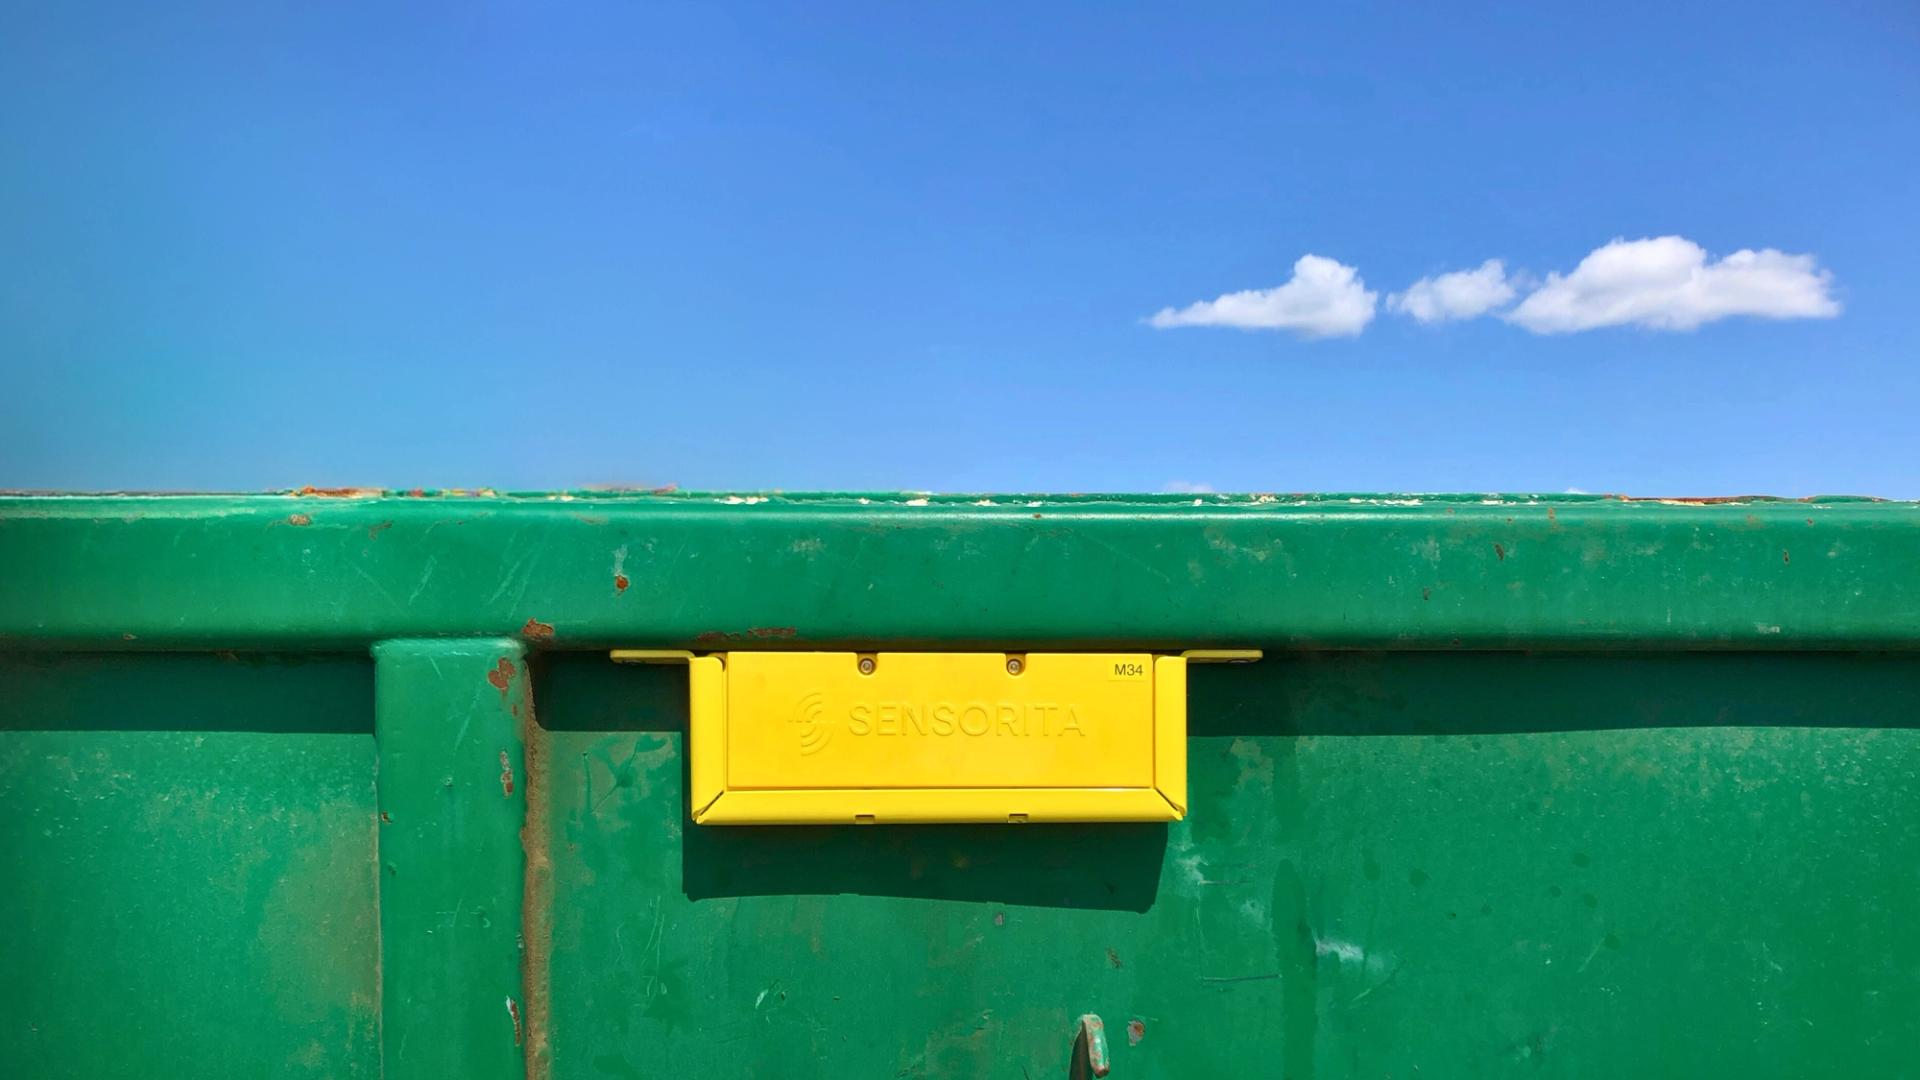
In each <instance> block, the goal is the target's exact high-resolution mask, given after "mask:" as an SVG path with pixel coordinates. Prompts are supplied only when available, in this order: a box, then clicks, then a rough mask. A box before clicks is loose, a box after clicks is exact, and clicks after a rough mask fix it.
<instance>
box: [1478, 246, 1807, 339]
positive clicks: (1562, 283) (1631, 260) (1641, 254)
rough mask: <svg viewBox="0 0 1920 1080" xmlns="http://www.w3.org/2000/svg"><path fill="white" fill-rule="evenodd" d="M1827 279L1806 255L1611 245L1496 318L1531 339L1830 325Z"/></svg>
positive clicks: (1770, 250)
mask: <svg viewBox="0 0 1920 1080" xmlns="http://www.w3.org/2000/svg"><path fill="white" fill-rule="evenodd" d="M1832 279H1833V275H1832V274H1831V273H1830V272H1829V271H1826V270H1822V269H1820V268H1819V267H1818V266H1817V265H1816V264H1815V260H1814V257H1813V256H1811V255H1788V254H1786V253H1785V252H1782V251H1777V250H1775V249H1773V248H1764V249H1762V250H1760V251H1751V250H1746V249H1742V250H1740V251H1736V252H1734V253H1733V254H1731V255H1728V256H1727V257H1726V258H1724V259H1720V260H1718V261H1716V262H1711V263H1710V262H1708V261H1707V252H1706V249H1704V248H1702V247H1701V246H1700V245H1698V244H1696V243H1694V242H1693V241H1691V240H1688V239H1686V238H1685V237H1681V236H1661V237H1657V238H1654V239H1651V240H1615V241H1613V242H1612V243H1610V244H1608V245H1606V246H1605V247H1602V248H1599V249H1597V250H1595V251H1593V252H1592V253H1590V254H1589V255H1588V256H1587V257H1586V258H1584V259H1581V260H1580V265H1579V266H1576V267H1574V268H1573V271H1572V272H1571V273H1568V274H1566V275H1561V274H1548V275H1547V280H1546V281H1545V282H1544V283H1542V284H1541V286H1540V287H1539V288H1538V289H1535V290H1534V291H1533V292H1532V293H1530V294H1528V296H1527V298H1526V299H1524V300H1522V301H1520V304H1519V306H1517V307H1515V308H1514V309H1513V310H1512V311H1510V312H1507V313H1506V314H1505V315H1503V316H1502V318H1504V319H1506V320H1507V321H1508V322H1511V323H1515V324H1517V325H1519V326H1523V327H1525V328H1526V329H1528V330H1531V331H1533V332H1534V333H1536V334H1566V333H1572V332H1574V331H1577V330H1592V329H1595V328H1596V327H1602V326H1643V327H1647V328H1650V329H1654V330H1692V329H1694V328H1695V327H1697V326H1700V325H1702V324H1704V323H1710V322H1714V321H1715V320H1718V319H1725V318H1728V317H1730V316H1735V315H1750V316H1755V317H1758V318H1765V319H1830V318H1832V317H1834V316H1835V315H1838V314H1840V303H1839V301H1837V300H1835V299H1834V298H1833V297H1832V296H1831V295H1830V293H1829V288H1830V286H1831V285H1832Z"/></svg>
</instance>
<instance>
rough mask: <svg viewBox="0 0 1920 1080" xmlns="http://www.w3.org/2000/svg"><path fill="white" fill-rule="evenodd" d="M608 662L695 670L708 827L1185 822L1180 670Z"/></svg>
mask: <svg viewBox="0 0 1920 1080" xmlns="http://www.w3.org/2000/svg"><path fill="white" fill-rule="evenodd" d="M613 655H614V658H615V659H617V660H638V661H653V662H659V661H684V662H686V663H687V664H688V669H689V680H688V682H689V691H690V705H691V709H690V721H689V727H688V739H687V742H688V756H689V771H690V774H691V789H692V803H693V806H692V814H693V820H694V821H695V822H698V823H701V824H715V825H748V824H753V825H767V824H823V823H861V824H884V823H889V822H962V821H969V822H1038V821H1172V820H1178V819H1179V818H1181V817H1182V816H1184V815H1185V813H1186V802H1187V750H1186V740H1187V663H1188V657H1187V656H1161V655H1156V654H1153V653H1042V652H1035V653H1004V652H992V653H988V652H979V653H931V652H928V653H921V652H878V653H868V652H727V653H717V654H713V655H708V656H694V655H692V654H689V653H683V652H653V651H644V650H623V651H617V652H615V653H614V654H613ZM1257 655H1258V654H1257V653H1232V654H1228V653H1215V654H1206V656H1205V658H1210V659H1211V658H1218V659H1245V658H1251V657H1253V656H1257Z"/></svg>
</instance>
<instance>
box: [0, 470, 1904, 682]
mask: <svg viewBox="0 0 1920 1080" xmlns="http://www.w3.org/2000/svg"><path fill="white" fill-rule="evenodd" d="M975 501H985V502H988V503H990V504H991V505H987V506H979V505H974V501H966V500H951V499H947V500H938V501H934V500H922V499H912V500H901V499H897V498H896V499H892V500H876V499H870V498H869V499H865V500H862V499H858V498H853V497H846V496H839V497H835V496H806V497H778V496H776V497H770V498H762V497H759V496H753V497H741V496H671V497H654V496H636V497H626V498H574V497H568V498H566V499H560V498H507V497H500V498H418V499H415V498H366V499H340V498H295V497H285V496H193V497H179V498H0V567H4V568H5V570H4V571H3V572H0V644H5V645H8V646H11V647H15V648H35V649H42V648H56V647H76V646H84V647H93V648H115V649H119V648H132V649H163V648H213V649H222V648H239V647H245V648H263V647H269V646H272V647H279V648H289V649H307V648H361V647H365V646H367V645H369V644H371V643H373V642H375V641H379V640H383V639H386V638H392V637H410V636H420V637H439V636H446V635H456V634H457V635H481V634H506V635H522V634H525V633H526V632H527V631H528V630H532V631H533V634H532V635H531V636H533V637H535V638H537V639H538V640H540V641H542V642H547V643H549V644H551V645H552V646H554V647H565V648H599V647H606V646H622V645H625V646H632V645H659V646H687V645H696V644H704V645H715V644H724V643H727V642H730V641H731V642H738V641H746V642H762V643H764V642H769V641H771V642H774V643H783V642H784V643H799V642H817V643H849V642H867V643H893V644H913V643H923V644H924V643H933V642H938V643H943V644H953V643H956V642H977V643H982V644H985V645H987V646H990V647H998V646H1007V645H1045V644H1057V643H1062V642H1071V643H1075V644H1078V645H1081V646H1087V645H1093V644H1103V643H1104V644H1130V645H1148V646H1151V645H1162V646H1167V647H1175V646H1181V647H1191V646H1197V645H1258V646H1267V647H1275V648H1278V647H1343V648H1344V647H1354V648H1381V647H1421V648H1455V647H1463V648H1494V647H1508V646H1518V647H1528V648H1539V647H1547V646H1554V647H1573V646H1582V647H1585V646H1608V647H1629V648H1634V649H1655V648H1700V647H1723V648H1724V647H1743V648H1770V649H1793V648H1859V647H1881V648H1903V649H1910V648H1913V647H1914V646H1915V645H1916V643H1920V575H1915V574H1912V573H1909V572H1906V569H1905V568H1908V567H1912V566H1915V565H1920V504H1914V503H1875V502H1862V501H1817V502H1804V503H1803V502H1797V501H1761V502H1751V503H1741V504H1730V505H1712V506H1694V505H1667V504H1662V503H1639V502H1623V501H1619V500H1611V499H1555V500H1550V501H1543V500H1539V499H1529V498H1525V497H1515V498H1493V499H1480V498H1466V499H1462V498H1430V497H1421V498H1406V497H1401V498H1382V497H1361V496H1354V497H1351V498H1328V497H1316V498H1301V499H1293V498H1277V497H1274V496H1258V497H1248V496H1234V497H1225V496H1223V497H1217V498H1206V499H1191V500H1170V499H1165V498H1160V499H1123V498H1118V497H1114V498H1109V499H1105V500H1100V499H1077V500H1076V499H1052V498H1031V499H1029V498H1017V497H1016V498H1006V497H1000V498H994V499H985V500H975ZM922 502H924V503H925V504H926V505H915V504H916V503H922ZM1195 503H1198V504H1199V505H1195ZM621 577H624V578H625V580H626V582H627V585H626V588H624V589H622V588H620V586H619V579H620V578H621ZM546 627H550V628H551V637H550V639H549V638H548V637H547V631H546V629H545V628H546Z"/></svg>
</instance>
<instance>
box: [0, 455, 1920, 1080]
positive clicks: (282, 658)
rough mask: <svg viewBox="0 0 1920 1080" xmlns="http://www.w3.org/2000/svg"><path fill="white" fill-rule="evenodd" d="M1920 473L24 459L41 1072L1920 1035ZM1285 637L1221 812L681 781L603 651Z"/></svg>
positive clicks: (1216, 774) (1884, 1041)
mask: <svg viewBox="0 0 1920 1080" xmlns="http://www.w3.org/2000/svg"><path fill="white" fill-rule="evenodd" d="M1917 567H1920V506H1916V505H1914V504H1905V503H1882V502H1873V501H1865V500H1813V501H1804V502H1803V501H1782V500H1730V501H1723V502H1714V503H1700V502H1687V501H1683V500H1671V501H1653V502H1641V501H1630V500H1621V499H1609V498H1573V497H1555V498H1552V499H1533V498H1526V497H1484V498H1483V497H1479V496H1475V497H1472V498H1439V499H1436V498H1411V497H1394V498H1378V497H1366V496H1357V497H1349V496H1321V497H1291V496H1278V497H1276V496H1235V497H1212V496H1209V497H1203V498H1201V499H1199V500H1197V502H1196V500H1195V499H1194V498H1193V497H1191V496H1186V497H1180V498H1164V497H1160V498H1130V499H1116V498H1108V499H1100V498H1083V499H1059V498H1027V497H1019V498H1007V497H994V498H988V499H982V498H980V497H970V498H967V499H942V498H938V497H933V498H925V499H921V498H911V497H879V496H868V497H865V498H861V497H854V496H844V497H828V496H811V497H760V496H728V495H719V496H707V495H677V494H676V495H611V494H599V495H593V494H585V493H582V494H578V495H538V496H493V495H482V496H458V495H453V494H431V495H420V496H415V497H408V496H404V495H400V494H371V493H354V494H351V495H348V496H344V497H327V496H320V495H310V496H235V497H200V496H193V497H113V498H106V497H14V498H4V499H0V686H3V687H5V692H4V694H0V852H4V855H5V860H6V867H7V874H6V876H5V878H4V881H0V917H4V921H5V925H6V926H7V927H8V928H9V932H8V933H7V934H5V935H0V971H4V972H5V973H6V978H5V979H4V980H0V1025H4V1030H5V1032H6V1034H7V1035H8V1042H9V1044H10V1045H9V1054H8V1058H9V1061H10V1064H9V1066H8V1068H7V1070H6V1071H7V1073H8V1074H9V1075H20V1076H27V1077H109V1076H136V1075H138V1076H146V1075H155V1074H166V1073H172V1074H176V1075H188V1076H267V1075H272V1076H389V1077H416V1076H418V1077H429V1076H431V1077H442V1076H453V1075H459V1076H483V1077H493V1076H500V1077H521V1076H534V1077H568V1078H576V1077H577V1078H589V1077H651V1076H671V1077H736V1076H763V1077H815V1076H817V1077H861V1076H879V1077H897V1076H907V1077H912V1076H922V1077H974V1076H980V1077H1000V1076H1005V1077H1028V1078H1039V1077H1064V1076H1068V1075H1069V1074H1070V1071H1071V1070H1072V1069H1073V1067H1074V1065H1073V1061H1072V1060H1071V1059H1072V1039H1073V1035H1074V1030H1075V1022H1076V1019H1077V1018H1078V1017H1080V1016H1082V1015H1083V1014H1096V1015H1098V1016H1099V1017H1101V1018H1103V1019H1104V1021H1105V1027H1106V1036H1107V1044H1108V1048H1109V1056H1110V1059H1111V1066H1112V1071H1111V1073H1110V1074H1109V1075H1111V1076H1113V1077H1116V1078H1119V1080H1128V1078H1132V1077H1190V1076H1209V1075H1248V1076H1286V1077H1296V1078H1307V1077H1317V1078H1332V1077H1342V1078H1344V1077H1382V1076H1386V1077H1416V1076H1474V1077H1480V1076H1494V1075H1509V1074H1513V1075H1528V1076H1540V1075H1545V1076H1619V1075H1636V1076H1676V1077H1678V1076H1687V1077H1700V1076H1741V1077H1756V1076H1781V1077H1787V1076H1808V1075H1837V1076H1860V1077H1867V1076H1872V1077H1881V1076H1885V1077H1894V1076H1910V1075H1915V1074H1916V1073H1917V1072H1920V1065H1917V1064H1916V1061H1920V1058H1917V1057H1916V1055H1915V1054H1914V1048H1915V1047H1916V1046H1920V928H1916V926H1915V923H1914V920H1913V918H1912V910H1913V907H1914V902H1915V898H1916V897H1920V824H1917V822H1920V813H1916V811H1920V574H1916V568H1917ZM820 645H832V646H836V647H843V646H849V645H863V646H874V647H880V648H915V647H932V646H940V647H966V646H970V645H971V646H978V647H1003V646H1004V647H1016V646H1017V647H1022V648H1029V647H1030V648H1056V649H1071V648H1076V647H1089V648H1090V647H1096V646H1098V647H1111V646H1128V647H1135V648H1156V649H1171V648H1179V647H1195V646H1252V647H1261V648H1264V649H1266V650H1267V658H1266V659H1265V660H1263V661H1262V662H1260V663H1258V664H1254V665H1245V666H1226V667H1210V668H1201V669H1196V670H1195V672H1194V673H1193V676H1192V687H1191V704H1190V714H1191V715H1190V741H1189V759H1190V760H1189V769H1190V807H1191V809H1190V813H1189V815H1188V817H1187V818H1186V820H1184V821H1180V822H1176V823H1173V824H1171V825H1146V824H1140V825H1100V826H1051V827H1049V826H1024V827H1023V826H983V827H975V826H928V827H873V828H853V827H847V828H837V827H835V828H792V827H785V828H782V827H766V828H716V827H699V826H694V825H692V824H690V823H689V822H688V820H687V797H686V788H685V773H686V761H685V757H684V750H685V746H684V738H683V736H684V732H685V727H686V708H687V704H686V683H685V675H684V672H682V671H679V670H677V669H672V668H656V667H635V666H620V665H614V664H612V663H610V662H609V661H608V659H607V657H606V655H605V652H604V650H605V649H608V648H612V647H662V648H693V649H725V648H747V647H753V648H783V647H813V646H820Z"/></svg>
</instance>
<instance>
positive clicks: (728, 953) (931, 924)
mask: <svg viewBox="0 0 1920 1080" xmlns="http://www.w3.org/2000/svg"><path fill="white" fill-rule="evenodd" d="M678 690H679V687H678V685H677V684H675V682H674V680H673V678H672V676H671V674H670V673H668V672H665V671H662V670H658V669H644V668H617V669H616V668H613V667H610V666H605V665H599V664H597V663H595V662H590V661H588V660H585V659H580V658H556V659H555V660H554V661H553V663H552V664H551V665H550V669H549V671H548V672H547V673H546V676H545V681H544V683H543V685H542V686H541V687H540V693H541V696H542V700H543V703H544V704H543V716H544V717H545V718H546V721H547V722H548V723H549V724H550V725H552V727H553V728H554V730H552V731H550V732H549V734H548V736H547V737H548V738H549V739H550V740H551V744H552V745H551V757H550V760H551V762H552V772H551V774H550V776H549V778H548V780H549V785H550V792H551V800H552V804H551V819H550V828H551V830H552V833H551V842H552V845H553V850H554V852H555V861H556V866H555V884H554V887H555V896H554V912H555V926H554V938H553V950H554V952H553V980H552V981H553V992H554V1019H553V1031H552V1036H553V1045H554V1059H553V1069H554V1075H555V1076H556V1077H568V1078H589V1077H647V1076H674V1075H685V1076H714V1075H727V1076H764V1077H796V1078H801V1077H841V1076H907V1077H916V1076H918V1077H945V1076H982V1077H991V1076H1011V1077H1020V1076H1032V1077H1058V1076H1064V1075H1066V1070H1067V1061H1068V1058H1067V1054H1068V1047H1069V1043H1068V1039H1069V1037H1070V1035H1071V1025H1072V1022H1073V1019H1074V1018H1075V1017H1077V1016H1078V1015H1080V1014H1081V1013H1084V1012H1095V1013H1098V1014H1099V1015H1101V1016H1102V1017H1103V1018H1104V1019H1105V1021H1106V1024H1107V1030H1108V1035H1109V1043H1110V1045H1111V1047H1112V1053H1113V1057H1114V1066H1113V1074H1112V1075H1113V1076H1115V1077H1118V1078H1133V1077H1192V1076H1226V1075H1234V1076H1239V1075H1245V1076H1270V1075H1285V1076H1289V1077H1296V1078H1305V1077H1320V1078H1333V1077H1339V1078H1348V1077H1354V1078H1357V1077H1379V1076H1390V1077H1411V1076H1498V1075H1527V1076H1673V1077H1754V1076H1805V1075H1849V1076H1898V1075H1905V1074H1906V1073H1907V1072H1908V1071H1910V1070H1911V1069H1912V1067H1913V1064H1912V1062H1913V1058H1912V1047H1913V1046H1915V1045H1920V927H1916V924H1915V923H1914V921H1913V919H1912V918H1911V911H1912V898H1913V897H1915V896H1920V824H1916V822H1920V730H1915V729H1914V728H1913V727H1910V726H1901V725H1909V724H1912V723H1913V720H1914V717H1915V716H1916V715H1920V711H1917V710H1920V662H1916V661H1915V660H1914V659H1912V658H1910V657H1903V656H1844V655H1817V654H1808V655H1791V656H1778V655H1765V656H1762V655H1751V654H1727V655H1712V656H1690V657H1687V656H1680V657H1641V656H1546V657H1527V656H1521V655H1515V654H1480V655H1435V654H1349V655H1304V656H1286V657H1275V658H1270V659H1269V660H1267V661H1265V662H1263V663H1262V664H1260V665H1258V666H1255V667H1248V668H1230V669H1228V668H1216V669H1203V670H1197V671H1196V672H1195V687H1194V691H1193V696H1194V702H1195V704H1194V708H1195V716H1194V731H1195V737H1194V739H1193V742H1192V749H1191V753H1192V758H1191V769H1192V774H1191V784H1192V793H1193V806H1194V810H1193V813H1192V815H1191V816H1190V817H1189V818H1188V819H1187V820H1186V821H1184V822H1180V823H1177V824H1175V825H1173V826H1171V827H1170V828H1165V829H1163V828H1161V827H1158V826H1138V827H1133V826H1129V827H1124V828H1118V829H1109V828H1065V827H1063V828H1052V829H1048V828H1040V827H1034V828H1031V829H1009V828H979V829H976V828H923V829H908V828H897V829H852V828H849V829H804V830H782V829H766V830H735V829H701V828H697V827H694V826H690V825H687V824H685V808H684V795H685V793H684V789H683V786H682V775H683V768H684V761H683V760H682V758H681V753H682V748H683V744H682V741H681V736H680V729H681V726H682V722H683V716H682V713H683V709H684V706H682V705H681V704H680V703H679V702H680V698H679V697H678V695H677V691H678ZM1133 1020H1138V1021H1140V1022H1141V1023H1142V1024H1143V1025H1144V1033H1143V1035H1142V1037H1141V1038H1140V1039H1139V1041H1138V1042H1137V1044H1136V1043H1133V1042H1131V1041H1130V1040H1129V1038H1128V1037H1127V1023H1128V1022H1129V1021H1133Z"/></svg>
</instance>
